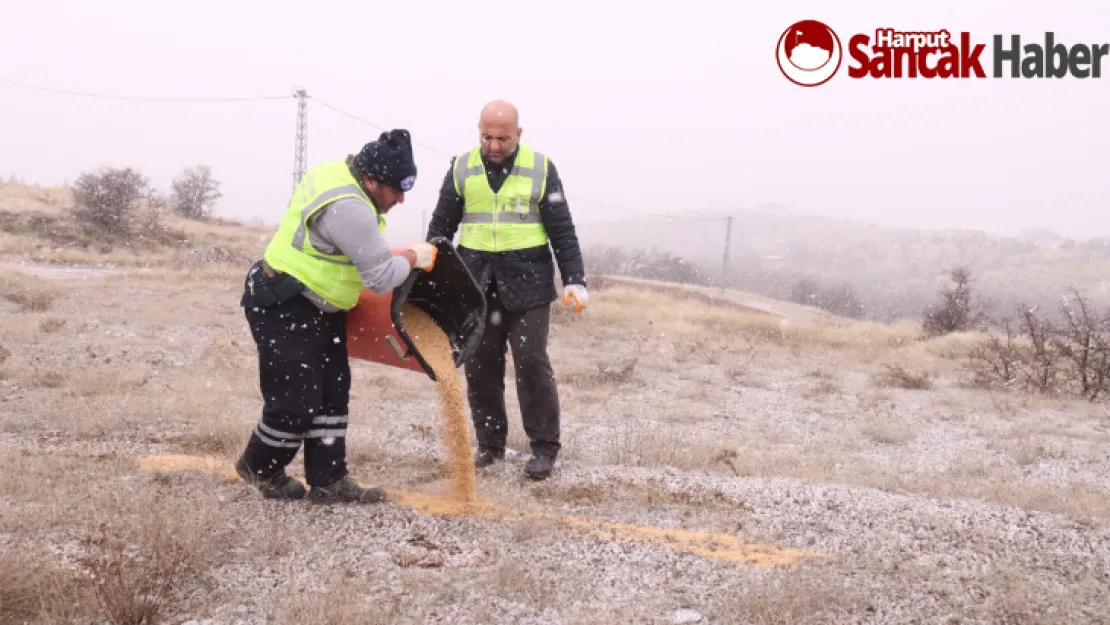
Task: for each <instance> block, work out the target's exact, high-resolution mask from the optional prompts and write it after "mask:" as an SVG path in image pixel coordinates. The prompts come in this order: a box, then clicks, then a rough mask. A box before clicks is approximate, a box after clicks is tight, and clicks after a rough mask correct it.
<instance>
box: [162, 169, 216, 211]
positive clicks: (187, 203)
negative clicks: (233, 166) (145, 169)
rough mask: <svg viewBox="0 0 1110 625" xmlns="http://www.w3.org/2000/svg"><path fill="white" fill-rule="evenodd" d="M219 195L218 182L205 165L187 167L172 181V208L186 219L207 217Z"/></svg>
mask: <svg viewBox="0 0 1110 625" xmlns="http://www.w3.org/2000/svg"><path fill="white" fill-rule="evenodd" d="M221 197H223V193H221V192H220V182H219V181H218V180H216V179H215V178H214V177H213V175H212V168H211V167H209V166H207V165H197V166H196V167H191V168H188V169H186V170H185V171H184V172H182V173H181V175H180V176H178V177H177V178H176V179H174V181H173V196H172V198H173V199H172V204H173V209H174V210H175V211H176V212H177V214H178V215H181V216H182V217H185V218H186V219H205V218H207V217H208V216H210V215H211V214H212V210H213V208H215V205H216V201H217V200H219V199H220V198H221Z"/></svg>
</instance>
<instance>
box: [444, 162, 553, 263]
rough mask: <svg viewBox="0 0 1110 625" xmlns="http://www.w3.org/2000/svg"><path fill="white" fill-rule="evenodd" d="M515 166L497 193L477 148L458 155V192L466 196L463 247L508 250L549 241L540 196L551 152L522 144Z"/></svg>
mask: <svg viewBox="0 0 1110 625" xmlns="http://www.w3.org/2000/svg"><path fill="white" fill-rule="evenodd" d="M519 147H520V149H519V150H518V152H517V155H516V160H515V161H514V162H513V168H512V171H510V172H509V175H508V177H507V178H505V183H504V184H503V185H501V189H500V190H499V191H498V192H497V193H494V192H493V189H492V188H491V187H490V186H489V180H488V179H487V178H486V168H485V166H484V165H483V164H482V149H481V148H480V147H476V148H474V149H472V150H470V151H469V152H467V153H465V154H460V155H459V156H458V157H457V158H456V159H455V176H454V178H455V192H456V193H458V194H459V196H460V197H462V198H463V200H465V207H464V209H463V216H462V223H461V226H462V234H461V235H460V236H459V246H461V247H466V248H469V249H472V250H478V251H482V252H508V251H511V250H519V249H523V248H528V247H536V246H540V245H547V230H546V229H545V228H544V227H543V220H542V219H540V208H539V202H540V198H541V197H543V192H544V189H546V188H547V157H546V156H544V155H543V154H541V153H539V152H536V151H534V150H532V149H531V148H528V147H526V146H524V145H521V146H519Z"/></svg>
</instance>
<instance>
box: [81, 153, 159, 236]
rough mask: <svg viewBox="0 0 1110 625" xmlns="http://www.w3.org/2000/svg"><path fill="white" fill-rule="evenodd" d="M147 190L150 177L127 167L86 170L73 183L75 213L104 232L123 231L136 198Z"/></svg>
mask: <svg viewBox="0 0 1110 625" xmlns="http://www.w3.org/2000/svg"><path fill="white" fill-rule="evenodd" d="M149 193H150V181H149V180H147V178H146V176H143V175H142V174H141V173H139V172H138V171H135V170H134V169H132V168H130V167H127V168H124V169H115V168H106V169H102V170H100V171H98V172H86V173H83V174H81V177H80V178H78V179H77V183H76V184H74V186H73V194H74V199H75V200H76V202H77V205H76V206H75V207H74V213H75V214H76V215H77V217H78V218H80V219H82V220H84V221H87V222H90V223H92V224H93V225H95V226H97V227H98V228H100V229H101V230H103V231H104V232H106V233H109V234H125V233H127V232H128V230H129V229H130V220H131V216H132V213H133V212H134V211H135V210H136V209H137V208H138V203H139V201H140V200H141V199H142V198H144V197H146V196H147V195H148V194H149Z"/></svg>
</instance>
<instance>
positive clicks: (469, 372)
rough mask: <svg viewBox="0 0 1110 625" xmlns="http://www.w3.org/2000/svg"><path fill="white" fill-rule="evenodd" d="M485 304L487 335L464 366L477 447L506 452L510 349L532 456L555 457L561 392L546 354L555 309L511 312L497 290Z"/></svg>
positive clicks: (557, 448)
mask: <svg viewBox="0 0 1110 625" xmlns="http://www.w3.org/2000/svg"><path fill="white" fill-rule="evenodd" d="M486 299H487V308H488V310H487V315H488V317H487V318H486V328H485V333H484V334H483V336H482V341H481V343H480V344H479V345H478V349H477V350H476V351H475V353H474V355H473V356H472V357H471V358H470V359H469V360H468V361H467V362H466V365H465V367H464V368H465V371H466V383H467V399H468V401H469V403H470V415H471V419H472V420H473V422H474V432H475V438H477V440H478V445H479V447H480V448H483V449H488V450H491V451H494V452H496V453H499V452H501V451H502V450H504V449H505V440H506V437H507V435H508V425H509V424H508V416H507V415H506V412H505V354H506V350H507V348H512V350H513V351H512V354H513V366H514V368H515V371H516V394H517V400H518V401H519V402H520V413H521V417H522V420H523V421H524V432H525V434H527V435H528V439H529V440H530V441H531V450H532V453H533V454H537V455H547V456H552V457H555V456H557V455H558V453H559V449H560V443H559V392H558V388H557V385H556V383H555V373H554V371H553V369H552V367H551V360H550V359H549V358H548V355H547V335H548V328H549V326H550V322H551V307H550V306H539V307H537V308H533V309H531V310H528V311H526V312H523V313H511V312H508V311H506V310H505V309H504V308H503V307H502V306H501V303H500V300H498V298H497V293H496V291H493V292H491V293H490V294H489V295H488V296H487V298H486Z"/></svg>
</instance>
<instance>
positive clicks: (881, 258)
mask: <svg viewBox="0 0 1110 625" xmlns="http://www.w3.org/2000/svg"><path fill="white" fill-rule="evenodd" d="M728 214H731V215H732V216H733V217H734V219H733V225H732V232H731V241H730V253H729V263H728V266H727V272H724V271H722V268H723V266H724V262H723V261H724V249H725V240H726V229H727V228H726V225H727V222H726V221H725V218H726V217H727V215H726V214H723V213H693V214H689V215H688V216H684V217H683V219H681V220H678V219H675V220H670V221H668V220H667V219H665V218H660V217H650V218H644V219H629V220H622V221H613V222H609V223H605V224H586V225H583V226H582V227H580V228H579V232H580V237H581V240H582V244H583V247H584V248H586V249H587V250H588V251H589V254H588V257H587V261H588V262H590V263H592V265H593V267H594V269H595V271H599V272H617V273H625V274H627V275H635V276H640V277H648V278H654V279H664V280H675V281H681V282H694V283H700V284H709V285H722V284H723V285H726V286H731V287H734V288H738V289H742V290H746V291H751V292H753V293H759V294H761V295H764V296H767V297H773V298H778V299H784V300H789V299H798V298H799V297H800V296H802V295H803V294H805V293H806V292H807V290H808V291H812V290H813V289H814V288H816V289H817V290H826V291H827V290H840V291H842V292H848V291H850V292H851V293H852V294H854V296H855V297H856V298H857V299H858V300H859V304H860V308H861V310H859V316H863V317H868V318H872V319H877V320H883V321H893V320H897V319H905V318H908V319H919V318H920V317H921V315H922V313H923V311H924V309H925V308H926V307H927V306H929V305H930V304H932V303H933V302H934V301H935V299H936V293H937V291H938V289H939V288H941V287H942V286H944V285H945V284H946V283H947V274H948V271H949V270H950V269H953V268H955V267H966V268H967V269H968V270H970V273H971V275H972V282H973V286H974V288H975V289H976V290H977V292H978V294H979V295H980V296H981V297H982V298H983V299H984V300H985V301H984V304H986V305H988V306H989V307H990V308H991V309H993V310H995V311H997V312H999V313H1002V314H1008V313H1011V312H1012V311H1013V310H1014V309H1015V308H1016V307H1017V306H1018V305H1019V304H1022V303H1024V304H1028V305H1037V306H1040V307H1042V308H1046V309H1052V308H1055V307H1056V306H1057V302H1058V301H1059V298H1060V297H1061V296H1062V295H1064V294H1066V293H1067V292H1068V291H1069V290H1070V289H1071V288H1072V287H1075V288H1077V289H1079V290H1080V291H1081V292H1083V293H1084V294H1085V295H1086V296H1088V297H1090V298H1091V299H1092V300H1093V301H1098V302H1100V303H1104V302H1106V301H1110V294H1108V291H1107V286H1108V284H1107V279H1106V278H1107V276H1108V275H1110V238H1107V237H1102V238H1095V239H1088V240H1083V241H1076V240H1071V239H1065V238H1063V237H1060V236H1059V235H1055V234H1054V233H1052V232H1050V231H1030V232H1027V233H1025V236H1022V237H1007V236H1001V235H994V234H989V233H986V232H981V231H972V230H942V231H922V230H909V229H898V228H889V227H881V226H876V225H873V224H865V223H860V222H851V221H846V220H840V219H833V218H828V217H819V216H813V215H803V214H798V213H792V212H790V211H787V210H785V209H766V210H743V211H732V212H730V213H728ZM800 283H801V284H800ZM807 283H808V285H809V286H808V288H807V286H806V285H807ZM848 299H851V296H848ZM852 306H853V305H852V302H848V303H847V309H842V310H834V312H837V313H838V314H844V313H846V312H849V310H848V309H850V308H852Z"/></svg>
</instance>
